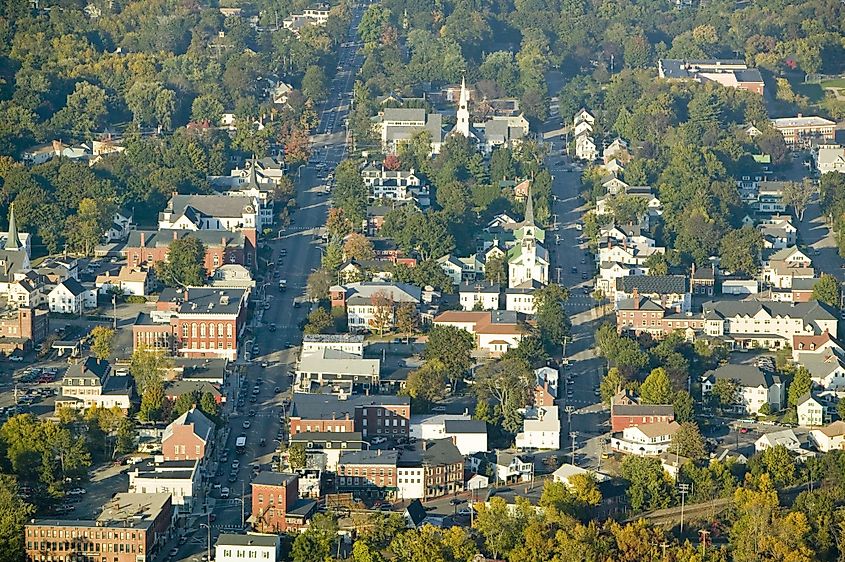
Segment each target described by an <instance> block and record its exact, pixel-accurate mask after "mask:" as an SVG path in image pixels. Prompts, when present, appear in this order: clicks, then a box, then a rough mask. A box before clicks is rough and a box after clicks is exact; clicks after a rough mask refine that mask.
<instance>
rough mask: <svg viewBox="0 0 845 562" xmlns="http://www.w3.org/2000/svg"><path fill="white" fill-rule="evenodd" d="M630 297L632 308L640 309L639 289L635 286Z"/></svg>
mask: <svg viewBox="0 0 845 562" xmlns="http://www.w3.org/2000/svg"><path fill="white" fill-rule="evenodd" d="M631 298H632V299H634V310H639V309H640V291H639V289H637V288H636V287H634V292H633V293H632V295H631Z"/></svg>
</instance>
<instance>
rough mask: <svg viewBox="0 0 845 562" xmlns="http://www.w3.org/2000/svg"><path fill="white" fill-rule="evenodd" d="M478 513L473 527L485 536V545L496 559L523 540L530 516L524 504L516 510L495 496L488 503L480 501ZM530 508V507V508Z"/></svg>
mask: <svg viewBox="0 0 845 562" xmlns="http://www.w3.org/2000/svg"><path fill="white" fill-rule="evenodd" d="M475 505H476V506H477V507H476V508H477V511H478V515H477V516H476V517H475V522H474V524H473V528H474V529H475V530H476V531H478V532H479V533H480V534H481V536H482V537H484V546H485V547H486V549H487V551H488V552H490V554H491V555H492V557H493V558H494V559H500V558H501V557H505V556H507V554H508V553H509V552H510V551H511V550H513V549H514V548H515V547H516V546H517V545H518V544H519V543H520V542H521V540H522V533H523V532H524V530H525V526H526V525H527V524H528V520H529V516H528V514H527V513H526V509H525V506H524V505H518V508H517V509H516V510H514V511H511V510H509V508H508V505H507V503H506V502H505V500H504V499H502V498H500V497H495V496H494V497H493V498H491V499H490V501H489V503H488V504H482V503H478V504H475ZM529 509H530V508H529Z"/></svg>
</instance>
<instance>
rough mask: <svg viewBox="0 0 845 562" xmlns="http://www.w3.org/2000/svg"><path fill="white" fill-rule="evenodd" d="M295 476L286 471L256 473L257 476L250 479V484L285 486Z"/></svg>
mask: <svg viewBox="0 0 845 562" xmlns="http://www.w3.org/2000/svg"><path fill="white" fill-rule="evenodd" d="M296 478H297V476H296V474H290V473H287V472H266V471H262V472H259V473H258V476H256V477H255V478H253V479H252V484H253V485H255V484H258V485H260V486H286V485H288V484H290V483H291V482H293V481H294V480H295V479H296Z"/></svg>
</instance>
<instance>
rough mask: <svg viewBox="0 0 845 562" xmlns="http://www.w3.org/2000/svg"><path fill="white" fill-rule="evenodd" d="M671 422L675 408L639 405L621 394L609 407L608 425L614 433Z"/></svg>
mask: <svg viewBox="0 0 845 562" xmlns="http://www.w3.org/2000/svg"><path fill="white" fill-rule="evenodd" d="M672 421H675V408H674V407H673V406H672V405H671V404H640V403H639V401H638V400H637V399H636V398H633V397H631V396H630V395H629V394H627V393H624V392H622V393H619V394H617V395H616V396H614V397H613V400H612V403H611V405H610V425H611V430H612V431H614V432H615V431H622V430H623V429H625V428H626V427H637V426H640V425H646V424H653V423H669V422H672Z"/></svg>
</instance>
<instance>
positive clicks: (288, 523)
mask: <svg viewBox="0 0 845 562" xmlns="http://www.w3.org/2000/svg"><path fill="white" fill-rule="evenodd" d="M251 485H252V515H251V516H250V522H251V523H252V525H253V526H254V527H255V529H256V530H257V531H259V532H262V533H281V532H285V531H288V530H292V529H293V530H295V529H301V528H302V527H304V526H305V523H306V521H308V519H309V518H310V517H311V515H312V514H313V513H314V510H315V508H316V506H317V504H316V502H314V501H313V500H307V499H300V497H299V477H298V476H297V475H296V474H286V473H280V472H261V473H259V474H258V476H256V477H255V478H254V479H253V481H252V484H251Z"/></svg>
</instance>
